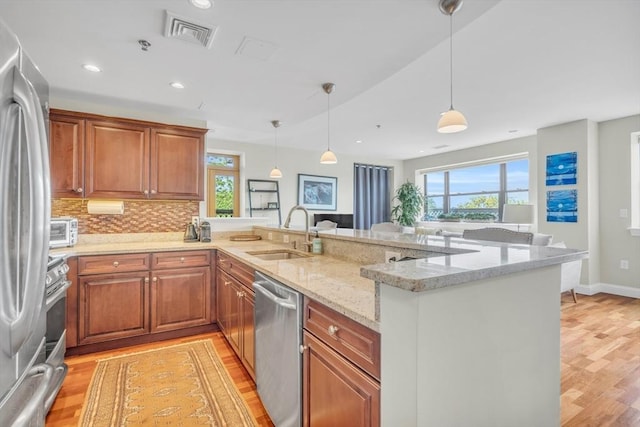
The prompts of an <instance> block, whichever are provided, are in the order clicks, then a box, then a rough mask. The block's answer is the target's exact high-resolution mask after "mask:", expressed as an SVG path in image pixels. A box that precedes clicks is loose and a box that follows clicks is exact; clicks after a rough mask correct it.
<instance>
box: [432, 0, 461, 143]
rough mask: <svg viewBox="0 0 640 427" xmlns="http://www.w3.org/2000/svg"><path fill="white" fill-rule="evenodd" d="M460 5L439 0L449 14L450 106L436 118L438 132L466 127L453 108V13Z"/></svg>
mask: <svg viewBox="0 0 640 427" xmlns="http://www.w3.org/2000/svg"><path fill="white" fill-rule="evenodd" d="M460 7H462V0H440V11H441V12H442V13H444V14H445V15H449V78H450V79H449V82H450V87H449V88H450V96H451V106H450V107H449V111H447V112H446V113H442V115H441V116H440V120H438V132H440V133H455V132H461V131H463V130H465V129H466V128H467V119H465V118H464V115H462V113H461V112H460V111H456V110H455V109H454V108H453V14H454V13H455V12H456V11H458V10H459V9H460Z"/></svg>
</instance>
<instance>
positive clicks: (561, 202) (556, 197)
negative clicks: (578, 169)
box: [547, 190, 578, 222]
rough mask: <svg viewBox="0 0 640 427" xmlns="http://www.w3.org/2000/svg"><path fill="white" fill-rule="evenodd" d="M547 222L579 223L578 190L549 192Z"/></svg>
mask: <svg viewBox="0 0 640 427" xmlns="http://www.w3.org/2000/svg"><path fill="white" fill-rule="evenodd" d="M547 222H578V190H554V191H547Z"/></svg>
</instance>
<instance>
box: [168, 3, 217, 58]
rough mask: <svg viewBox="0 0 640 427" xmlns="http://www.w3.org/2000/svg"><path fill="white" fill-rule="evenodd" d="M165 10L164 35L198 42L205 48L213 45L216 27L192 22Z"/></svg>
mask: <svg viewBox="0 0 640 427" xmlns="http://www.w3.org/2000/svg"><path fill="white" fill-rule="evenodd" d="M166 12H167V18H166V22H165V27H164V36H165V37H169V38H176V39H180V40H184V41H188V42H192V43H197V44H200V45H202V46H204V47H206V48H207V49H211V46H212V45H213V37H214V36H215V34H216V30H217V29H218V27H216V26H215V25H208V24H203V23H198V22H194V21H193V20H191V19H187V18H184V17H182V16H178V15H176V14H174V13H173V12H169V11H168V10H167V11H166Z"/></svg>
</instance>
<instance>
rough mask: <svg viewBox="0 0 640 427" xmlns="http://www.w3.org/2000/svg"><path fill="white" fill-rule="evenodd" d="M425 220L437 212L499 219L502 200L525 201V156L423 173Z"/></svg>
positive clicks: (437, 214) (435, 217)
mask: <svg viewBox="0 0 640 427" xmlns="http://www.w3.org/2000/svg"><path fill="white" fill-rule="evenodd" d="M423 176H424V189H425V200H426V206H425V215H424V217H423V219H424V220H425V221H435V220H437V219H438V218H439V217H440V216H441V215H443V214H445V215H447V214H448V215H450V216H452V217H460V218H462V217H465V216H466V217H467V218H476V219H486V218H494V219H496V220H498V219H501V216H502V206H503V205H504V204H505V203H511V204H522V203H527V202H528V201H529V160H528V159H526V158H514V159H512V160H505V161H502V162H496V163H484V162H483V163H482V164H478V165H475V166H467V167H458V168H453V167H452V168H447V169H440V170H434V171H432V172H426V173H424V175H423Z"/></svg>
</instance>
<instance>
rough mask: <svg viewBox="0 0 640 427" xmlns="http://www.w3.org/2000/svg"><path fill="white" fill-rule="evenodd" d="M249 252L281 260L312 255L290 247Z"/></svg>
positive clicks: (249, 252) (248, 252)
mask: <svg viewBox="0 0 640 427" xmlns="http://www.w3.org/2000/svg"><path fill="white" fill-rule="evenodd" d="M247 254H249V255H253V256H254V257H257V258H260V259H264V260H269V261H271V260H281V259H296V258H308V257H310V256H311V255H310V254H305V253H303V252H297V251H292V250H289V249H271V250H264V251H247Z"/></svg>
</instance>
